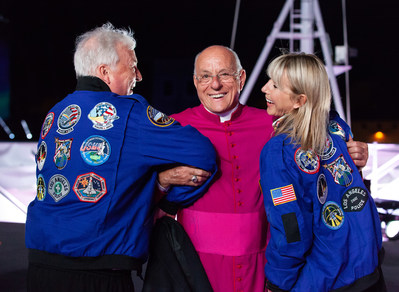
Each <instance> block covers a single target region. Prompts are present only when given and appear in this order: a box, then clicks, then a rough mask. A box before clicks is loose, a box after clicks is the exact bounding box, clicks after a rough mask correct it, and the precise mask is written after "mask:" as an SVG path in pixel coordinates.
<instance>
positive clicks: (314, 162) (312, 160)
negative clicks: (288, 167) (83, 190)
mask: <svg viewBox="0 0 399 292" xmlns="http://www.w3.org/2000/svg"><path fill="white" fill-rule="evenodd" d="M295 162H296V164H297V165H298V167H299V169H300V170H302V171H303V172H306V173H309V174H314V173H316V172H317V171H319V168H320V158H319V156H318V155H317V154H315V153H314V152H313V151H311V150H308V151H304V150H302V149H301V148H298V149H297V150H296V151H295Z"/></svg>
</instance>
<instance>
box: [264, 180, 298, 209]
mask: <svg viewBox="0 0 399 292" xmlns="http://www.w3.org/2000/svg"><path fill="white" fill-rule="evenodd" d="M270 193H271V194H272V199H273V204H274V206H277V205H280V204H284V203H288V202H292V201H295V200H296V196H295V191H294V187H293V186H292V185H288V186H285V187H281V188H277V189H273V190H270Z"/></svg>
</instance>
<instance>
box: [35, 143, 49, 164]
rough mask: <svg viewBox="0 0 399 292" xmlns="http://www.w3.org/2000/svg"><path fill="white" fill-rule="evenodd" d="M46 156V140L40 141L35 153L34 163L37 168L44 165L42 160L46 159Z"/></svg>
mask: <svg viewBox="0 0 399 292" xmlns="http://www.w3.org/2000/svg"><path fill="white" fill-rule="evenodd" d="M46 157H47V144H46V142H44V141H42V142H41V143H40V146H39V149H37V153H36V164H37V169H39V170H42V169H43V166H44V162H45V161H46Z"/></svg>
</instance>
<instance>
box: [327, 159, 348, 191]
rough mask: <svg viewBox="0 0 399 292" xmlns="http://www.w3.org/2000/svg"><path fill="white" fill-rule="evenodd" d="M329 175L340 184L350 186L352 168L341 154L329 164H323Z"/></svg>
mask: <svg viewBox="0 0 399 292" xmlns="http://www.w3.org/2000/svg"><path fill="white" fill-rule="evenodd" d="M323 167H325V168H327V169H328V171H329V172H330V173H331V175H332V176H333V177H334V182H335V183H336V184H339V185H341V186H345V187H347V186H350V184H351V183H352V181H353V175H352V172H353V170H352V168H350V166H349V165H348V163H346V160H345V158H344V156H343V155H342V154H341V155H340V156H339V157H338V158H337V159H335V160H334V161H333V162H331V163H329V164H324V165H323Z"/></svg>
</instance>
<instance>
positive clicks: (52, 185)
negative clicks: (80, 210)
mask: <svg viewBox="0 0 399 292" xmlns="http://www.w3.org/2000/svg"><path fill="white" fill-rule="evenodd" d="M70 190H71V187H70V185H69V181H68V180H67V179H66V177H65V176H63V175H61V174H55V175H53V176H52V177H51V178H50V181H49V183H48V193H49V194H50V196H51V197H52V198H53V199H54V201H56V202H59V201H60V200H61V199H62V198H65V196H66V195H68V193H69V191H70Z"/></svg>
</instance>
